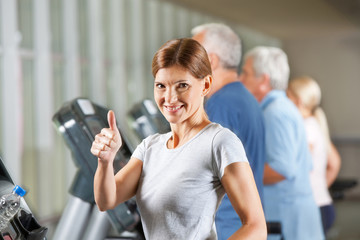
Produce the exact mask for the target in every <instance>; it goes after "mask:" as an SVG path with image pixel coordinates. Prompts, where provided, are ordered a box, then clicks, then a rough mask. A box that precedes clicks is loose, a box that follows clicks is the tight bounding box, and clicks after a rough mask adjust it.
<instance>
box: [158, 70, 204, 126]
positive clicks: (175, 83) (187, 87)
mask: <svg viewBox="0 0 360 240" xmlns="http://www.w3.org/2000/svg"><path fill="white" fill-rule="evenodd" d="M205 86H206V84H205V79H203V80H200V79H197V78H195V77H193V76H192V75H191V74H190V72H188V71H187V70H185V69H184V68H181V67H179V66H172V67H169V68H161V69H160V70H159V71H158V72H157V74H156V76H155V84H154V98H155V102H156V104H157V105H158V107H159V109H160V111H161V112H162V114H163V115H164V117H165V118H166V119H167V120H168V121H169V122H170V123H172V124H177V123H182V122H184V121H186V120H191V119H193V118H196V117H197V116H198V113H200V112H202V110H203V99H204V93H205V92H206V87H205ZM204 89H205V92H204Z"/></svg>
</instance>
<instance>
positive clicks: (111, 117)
mask: <svg viewBox="0 0 360 240" xmlns="http://www.w3.org/2000/svg"><path fill="white" fill-rule="evenodd" d="M107 118H108V123H109V127H110V129H111V130H117V125H116V118H115V113H114V112H113V111H112V110H110V111H109V112H108V115H107Z"/></svg>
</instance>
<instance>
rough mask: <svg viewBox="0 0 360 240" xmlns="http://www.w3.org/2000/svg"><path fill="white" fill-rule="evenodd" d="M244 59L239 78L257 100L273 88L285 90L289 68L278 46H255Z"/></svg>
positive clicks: (284, 55)
mask: <svg viewBox="0 0 360 240" xmlns="http://www.w3.org/2000/svg"><path fill="white" fill-rule="evenodd" d="M244 60H245V63H244V66H243V70H242V73H241V75H240V80H241V81H242V82H243V84H244V85H245V86H246V88H247V89H248V90H249V91H250V92H251V93H252V94H253V95H254V96H255V98H256V99H257V100H258V101H259V102H260V101H261V100H262V99H263V98H264V97H265V96H266V95H267V93H268V92H270V91H271V90H273V89H277V90H286V88H287V84H288V80H289V75H290V68H289V64H288V59H287V56H286V54H285V52H284V51H282V50H281V49H280V48H276V47H263V46H260V47H255V48H253V49H251V50H250V51H249V52H247V53H246V55H245V58H244Z"/></svg>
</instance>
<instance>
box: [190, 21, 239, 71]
mask: <svg viewBox="0 0 360 240" xmlns="http://www.w3.org/2000/svg"><path fill="white" fill-rule="evenodd" d="M191 33H192V35H193V39H195V40H197V41H198V42H199V43H201V44H202V45H203V46H204V48H205V49H206V51H207V53H208V55H209V58H210V62H213V61H214V60H217V61H218V64H219V66H221V67H223V68H225V69H236V70H237V68H238V66H239V64H240V59H241V42H240V38H239V37H238V35H237V34H236V33H235V32H234V31H233V30H232V29H231V28H230V27H228V26H226V25H224V24H219V23H209V24H203V25H200V26H197V27H195V28H193V29H192V31H191ZM213 58H217V59H213ZM214 67H218V66H213V63H212V68H213V71H214V70H215V69H214Z"/></svg>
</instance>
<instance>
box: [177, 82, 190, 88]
mask: <svg viewBox="0 0 360 240" xmlns="http://www.w3.org/2000/svg"><path fill="white" fill-rule="evenodd" d="M188 86H189V85H188V84H187V83H179V88H187V87H188Z"/></svg>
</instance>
